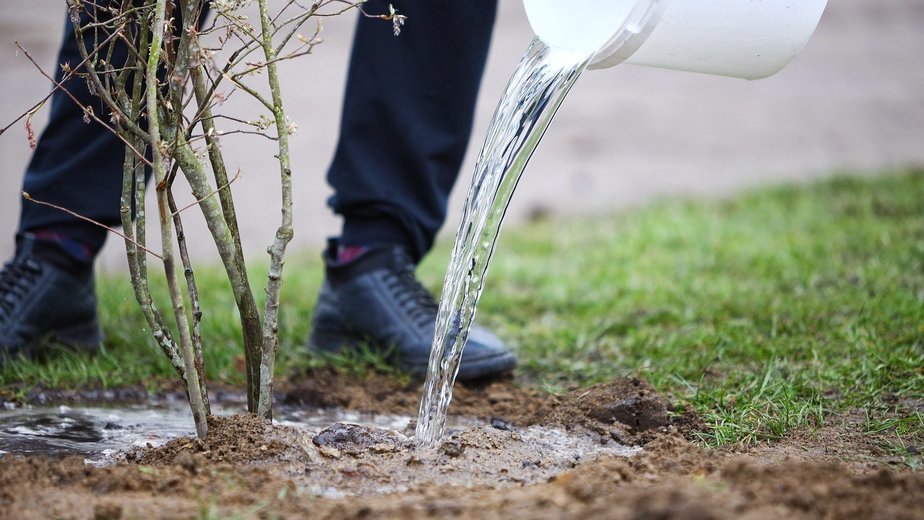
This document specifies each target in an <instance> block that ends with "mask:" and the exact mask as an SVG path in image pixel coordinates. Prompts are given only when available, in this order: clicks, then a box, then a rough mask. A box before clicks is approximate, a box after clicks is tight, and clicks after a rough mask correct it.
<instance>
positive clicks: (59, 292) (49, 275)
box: [0, 234, 103, 365]
mask: <svg viewBox="0 0 924 520" xmlns="http://www.w3.org/2000/svg"><path fill="white" fill-rule="evenodd" d="M37 247H42V246H40V245H37V241H36V240H35V238H34V237H33V236H31V235H29V234H23V235H22V237H21V238H20V240H19V244H18V246H17V248H16V249H17V251H16V256H15V257H14V258H13V259H12V260H10V261H9V262H7V264H6V265H5V266H4V267H3V271H0V365H2V364H3V362H4V359H9V358H13V357H16V356H18V355H20V354H21V355H24V356H33V355H35V354H38V353H40V352H41V351H42V347H44V346H45V345H53V344H57V345H62V346H66V347H71V348H76V349H84V350H95V349H97V348H99V345H100V343H102V340H103V335H102V331H101V329H100V326H99V321H98V320H97V315H96V293H95V291H94V283H93V270H92V268H87V270H86V272H85V273H79V274H75V273H70V272H66V271H65V270H64V269H62V268H61V267H60V266H58V265H55V264H54V263H52V262H49V261H46V260H43V259H40V258H39V257H37V256H36V254H35V253H36V248H37ZM47 247H53V246H47Z"/></svg>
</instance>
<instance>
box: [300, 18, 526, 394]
mask: <svg viewBox="0 0 924 520" xmlns="http://www.w3.org/2000/svg"><path fill="white" fill-rule="evenodd" d="M394 3H395V6H396V7H397V9H398V12H399V13H401V14H405V15H406V16H407V17H408V18H407V24H406V26H405V28H404V30H403V31H402V32H401V34H400V35H399V36H395V35H393V34H392V30H391V27H390V26H389V25H388V24H385V23H382V21H381V20H376V19H371V18H365V17H360V21H359V25H358V27H357V32H356V38H355V40H354V43H353V54H352V58H351V62H350V71H349V76H348V79H347V88H346V93H345V99H344V105H343V115H342V123H341V129H340V140H339V143H338V146H337V150H336V153H335V155H334V160H333V163H332V165H331V167H330V171H329V173H328V181H329V182H330V184H331V185H332V186H333V188H334V191H335V193H334V196H333V197H331V200H330V205H331V207H332V208H333V209H334V211H335V212H336V213H338V214H340V215H342V216H343V218H344V223H343V232H342V235H341V237H340V238H339V240H332V241H331V243H330V244H329V246H328V249H327V251H326V252H325V254H324V259H325V264H326V280H325V283H324V287H323V288H322V290H321V295H320V296H319V298H318V306H317V309H316V311H315V315H314V321H313V327H312V336H311V338H310V339H309V347H310V348H311V349H312V350H315V351H322V352H339V351H341V350H342V349H344V348H356V347H358V346H361V345H363V344H368V345H369V346H372V347H373V348H376V349H378V350H382V351H386V352H389V353H390V354H391V355H392V356H393V359H394V360H395V361H396V362H397V363H398V364H399V365H400V366H401V367H403V368H404V369H406V370H408V371H410V372H411V373H412V374H414V375H418V376H422V375H423V374H424V373H425V372H426V369H427V360H428V358H429V353H430V345H431V342H432V340H433V332H434V323H435V319H436V312H437V305H436V302H435V301H434V299H433V297H432V295H430V294H429V293H428V292H427V290H426V289H424V288H423V287H422V286H421V285H420V283H419V282H418V281H417V280H416V278H415V277H414V267H415V265H416V263H417V262H419V261H420V259H421V258H422V257H423V256H424V255H425V254H426V253H427V252H428V251H429V250H430V247H431V246H432V245H433V239H434V236H435V235H436V232H437V231H438V230H439V228H440V226H442V224H443V220H444V219H445V216H446V204H447V200H448V197H449V192H450V190H451V189H452V187H453V184H454V183H455V180H456V177H457V175H458V173H459V167H460V166H461V164H462V159H463V156H464V154H465V149H466V146H467V144H468V141H469V134H470V132H471V127H472V119H473V114H474V108H475V101H476V97H477V94H478V87H479V84H480V82H481V75H482V72H483V69H484V64H485V60H486V58H487V52H488V45H489V43H490V36H491V30H492V27H493V24H494V17H495V11H496V1H494V0H472V1H469V2H450V1H448V0H443V1H437V0H417V1H410V0H409V1H405V2H394ZM387 8H388V3H387V2H384V1H370V2H368V3H367V4H365V6H364V9H365V10H366V11H367V12H369V13H376V12H385V10H386V9H387ZM515 366H516V358H515V357H514V356H513V355H512V354H511V353H509V352H508V351H507V349H506V348H505V347H504V345H503V343H502V342H501V341H500V340H499V339H498V338H497V337H496V336H494V335H493V334H491V333H490V332H488V331H487V330H485V329H483V328H480V327H477V326H475V327H473V329H472V331H471V334H470V336H469V341H468V344H467V346H466V348H465V351H464V354H463V358H462V364H461V368H460V371H459V375H458V378H459V379H460V380H464V379H474V378H479V377H484V376H489V375H494V374H498V373H502V372H507V371H509V370H511V369H513V368H514V367H515Z"/></svg>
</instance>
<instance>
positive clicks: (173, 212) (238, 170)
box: [170, 168, 241, 217]
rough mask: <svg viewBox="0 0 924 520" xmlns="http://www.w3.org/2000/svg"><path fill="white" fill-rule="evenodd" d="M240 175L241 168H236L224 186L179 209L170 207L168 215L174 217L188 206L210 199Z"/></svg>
mask: <svg viewBox="0 0 924 520" xmlns="http://www.w3.org/2000/svg"><path fill="white" fill-rule="evenodd" d="M240 176H241V169H240V168H238V169H237V172H235V174H234V177H232V178H231V180H229V181H228V183H227V184H225V185H224V186H222V187H220V188H218V189H217V190H214V191H212V192H211V193H209V194H208V195H206V196H205V197H203V198H201V199H197V200H196V201H195V202H190V203H189V204H187V205H186V206H183V207H182V208H181V209H179V210H177V209H176V208H171V209H170V211H171V215H170V216H171V217H175V216H177V215H179V214H180V213H182V212H184V211H186V210H188V209H189V208H191V207H193V206H198V205H199V204H202V203H203V202H205V201H206V200H207V199H210V198H212V197H214V196H215V195H217V194H218V192H220V191H221V190H225V189H228V188H230V187H231V183H233V182H234V181H236V180H238V179H239V178H240Z"/></svg>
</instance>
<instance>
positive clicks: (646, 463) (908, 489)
mask: <svg viewBox="0 0 924 520" xmlns="http://www.w3.org/2000/svg"><path fill="white" fill-rule="evenodd" d="M311 376H312V377H309V378H306V379H305V381H304V382H302V383H298V382H296V383H295V384H294V385H293V386H292V387H291V388H290V389H289V391H288V392H287V395H286V396H285V401H287V402H288V403H290V404H292V403H302V405H303V406H306V407H318V406H337V407H346V408H351V409H355V410H363V411H375V412H379V413H404V414H412V413H413V412H414V411H415V410H414V408H416V402H415V401H416V399H419V393H418V392H419V390H417V389H416V388H415V387H404V386H402V385H401V384H400V383H396V382H394V381H393V380H389V379H387V378H383V377H381V376H374V375H373V376H370V377H369V378H367V379H365V380H355V379H351V378H348V377H344V376H341V375H338V374H337V373H335V372H329V371H322V372H318V373H316V374H312V375H311ZM452 408H453V409H452V411H453V412H454V413H456V414H464V415H469V416H472V417H480V418H482V419H481V420H480V421H477V422H476V423H475V424H477V425H476V426H471V427H466V428H459V429H456V430H453V431H452V432H451V433H450V434H449V435H448V436H447V437H446V438H444V440H443V441H442V442H441V443H440V444H439V445H438V446H437V447H436V448H435V449H432V450H416V449H415V448H414V447H413V446H412V444H411V443H410V441H409V439H408V438H407V435H409V434H410V432H411V429H410V427H409V428H408V429H406V430H404V431H388V430H382V429H378V428H372V427H361V426H355V425H347V424H333V425H330V426H329V427H328V428H326V429H324V430H322V431H320V432H318V431H306V430H304V429H298V428H294V427H292V426H288V425H286V424H276V425H273V424H271V423H269V422H265V421H263V420H261V419H258V418H256V417H252V416H233V417H216V418H213V419H212V421H211V428H210V432H211V433H210V436H209V437H208V439H206V440H202V441H200V440H197V439H191V438H179V439H175V440H173V441H171V442H168V443H166V444H164V445H162V446H160V447H157V448H140V449H134V450H131V451H128V452H126V453H125V454H123V456H122V459H121V460H122V461H121V462H119V463H116V464H112V465H108V466H103V467H95V466H92V465H87V464H85V462H84V459H83V458H76V457H71V458H64V459H52V458H43V457H18V456H13V455H6V456H4V457H2V458H0V518H112V519H114V518H191V517H193V518H195V517H216V518H225V517H229V516H236V517H242V518H276V517H282V518H304V517H311V518H421V517H453V516H461V517H475V516H479V517H487V518H511V517H515V518H521V517H522V518H562V517H570V518H649V517H651V518H731V517H735V518H737V517H743V518H780V517H785V516H789V517H794V518H915V517H917V518H920V511H921V509H920V504H922V503H924V474H921V473H915V472H913V471H910V470H909V469H908V468H907V466H904V467H903V466H901V465H900V464H898V462H900V461H898V460H896V459H895V458H893V457H891V456H890V455H889V454H887V453H885V452H884V451H882V448H880V447H879V444H877V442H876V440H875V439H870V438H869V436H864V435H861V434H860V433H859V431H858V430H856V428H855V427H854V426H856V425H853V426H852V425H851V422H850V420H845V421H844V422H843V423H842V424H841V425H840V426H831V427H826V428H822V429H819V430H815V431H812V432H808V431H797V432H793V433H792V434H791V435H790V436H789V437H787V438H786V439H784V440H782V441H780V442H776V443H771V444H764V445H758V446H749V447H747V448H727V449H722V450H709V449H704V448H701V447H698V446H697V445H695V444H694V443H692V442H691V441H689V440H688V439H687V438H685V437H684V433H685V431H686V430H688V429H691V428H695V424H696V422H695V418H691V417H690V416H682V417H677V416H676V415H675V414H672V413H671V411H670V407H669V404H668V403H667V401H666V400H664V399H663V398H661V397H660V396H658V395H657V394H656V393H655V392H654V391H653V390H652V389H651V387H650V386H649V385H648V384H647V383H645V382H644V381H641V380H636V379H624V380H617V381H613V382H612V383H609V384H604V385H597V386H594V387H590V388H585V389H582V390H576V391H574V392H570V393H568V394H565V395H562V396H548V395H543V394H541V393H539V392H536V391H533V390H527V389H522V388H518V387H516V386H514V385H513V384H511V383H510V382H503V381H501V382H493V383H486V384H482V385H477V386H468V387H461V388H460V389H459V392H458V393H457V400H454V403H453V407H452ZM848 419H849V418H848ZM862 439H867V440H866V441H865V442H859V441H860V440H862Z"/></svg>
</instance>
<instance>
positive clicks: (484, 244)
mask: <svg viewBox="0 0 924 520" xmlns="http://www.w3.org/2000/svg"><path fill="white" fill-rule="evenodd" d="M592 57H593V54H592V53H591V54H581V53H575V52H571V51H566V50H562V49H557V48H550V47H549V46H547V45H546V44H544V43H543V42H542V41H541V40H539V39H538V38H536V39H534V40H533V42H532V43H531V44H530V46H529V47H528V48H527V50H526V54H525V55H524V56H523V58H522V59H521V60H520V64H519V65H518V66H517V69H516V70H515V71H514V73H513V77H512V78H511V79H510V82H509V83H508V85H507V89H506V90H505V92H504V95H503V96H502V97H501V100H500V102H499V103H498V105H497V108H496V110H495V112H494V117H493V119H492V120H491V124H490V126H489V128H488V133H487V137H486V138H485V142H484V145H482V149H481V153H480V154H479V157H478V162H477V163H476V165H475V176H474V178H473V179H472V185H471V188H470V189H469V192H468V197H467V198H466V201H465V207H464V210H463V215H462V220H461V222H460V224H459V229H458V231H457V232H456V241H455V245H454V246H453V251H452V257H451V259H450V261H449V268H448V270H447V272H446V278H445V280H444V281H443V292H442V297H441V298H440V306H439V313H438V315H437V319H436V329H435V330H436V333H435V335H434V338H433V346H432V350H431V352H430V365H429V369H428V371H427V379H426V383H425V384H424V393H423V399H422V400H421V403H420V412H419V414H418V418H417V427H416V432H415V434H416V440H417V443H418V445H420V446H423V447H427V446H432V445H433V444H435V443H436V442H437V441H439V439H440V437H442V435H443V432H444V430H445V427H446V412H447V409H448V407H449V402H450V400H451V399H452V387H453V383H454V382H455V379H456V374H457V373H458V371H459V363H460V361H461V358H462V349H463V347H464V346H465V341H466V340H467V338H468V333H469V329H470V328H471V325H472V321H473V320H474V318H475V310H476V306H477V305H478V299H479V297H480V296H481V292H482V290H483V289H484V277H485V273H486V272H487V269H488V264H489V263H490V261H491V255H492V254H493V252H494V247H495V245H496V243H497V236H498V233H499V231H500V227H501V223H502V222H503V219H504V214H505V213H506V211H507V205H508V204H509V203H510V198H511V196H512V195H513V192H514V190H515V189H516V186H517V182H518V181H519V180H520V175H521V174H522V173H523V169H524V168H525V167H526V163H527V162H528V161H529V158H530V156H531V155H532V153H533V150H535V149H536V146H537V145H538V144H539V140H540V139H542V135H543V134H544V133H545V130H546V128H548V126H549V123H551V122H552V118H553V117H554V116H555V112H556V111H557V110H558V107H559V106H560V105H561V103H562V101H563V100H564V99H565V96H567V94H568V91H570V90H571V87H572V86H573V85H574V83H575V81H577V79H578V77H579V76H580V75H581V73H582V72H583V71H584V69H585V68H587V65H588V64H589V63H590V60H591V58H592Z"/></svg>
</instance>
